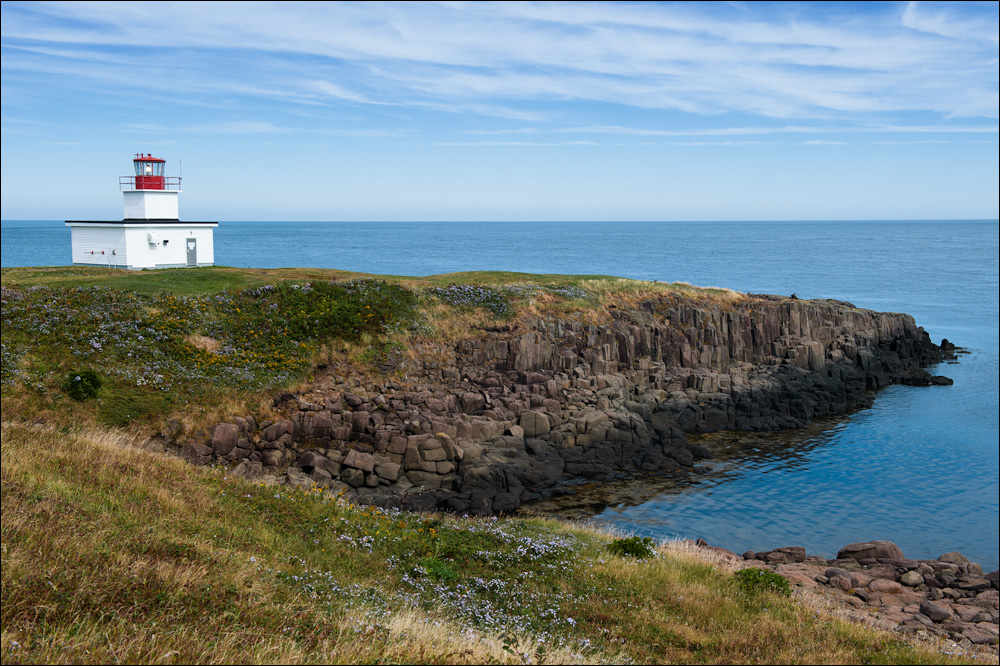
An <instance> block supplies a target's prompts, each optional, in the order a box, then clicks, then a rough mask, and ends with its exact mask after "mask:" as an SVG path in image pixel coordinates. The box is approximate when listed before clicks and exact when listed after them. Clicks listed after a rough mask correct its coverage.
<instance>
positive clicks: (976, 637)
mask: <svg viewBox="0 0 1000 666" xmlns="http://www.w3.org/2000/svg"><path fill="white" fill-rule="evenodd" d="M962 635H963V636H965V637H966V638H968V639H969V641H970V642H972V643H974V644H976V645H996V644H997V635H996V634H991V633H989V632H986V631H983V630H982V629H980V628H979V627H970V628H968V629H966V630H965V631H963V632H962Z"/></svg>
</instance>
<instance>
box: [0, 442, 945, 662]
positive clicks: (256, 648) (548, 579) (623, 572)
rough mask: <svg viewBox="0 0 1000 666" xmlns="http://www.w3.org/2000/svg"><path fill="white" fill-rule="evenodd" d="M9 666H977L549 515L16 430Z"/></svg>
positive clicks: (4, 642)
mask: <svg viewBox="0 0 1000 666" xmlns="http://www.w3.org/2000/svg"><path fill="white" fill-rule="evenodd" d="M0 442H2V444H0V446H2V466H0V474H2V485H0V489H2V490H0V499H2V502H0V508H2V528H0V529H2V590H3V598H2V606H0V626H2V636H0V656H2V658H3V663H4V664H8V663H10V664H14V663H37V662H49V663H81V662H86V663H95V662H96V663H110V662H127V663H136V662H142V663H146V662H159V661H169V662H176V663H187V662H192V663H201V662H218V661H223V662H239V663H257V662H274V663H298V662H305V663H323V662H334V661H337V662H365V663H369V662H394V663H395V662H407V663H470V662H471V663H479V662H491V663H496V662H506V663H521V662H523V661H526V660H529V659H530V660H531V661H532V662H539V661H546V662H554V663H566V662H587V663H596V662H601V661H613V662H640V663H647V662H651V663H732V662H737V661H739V662H781V663H861V662H864V663H962V662H960V661H956V660H954V659H950V658H946V657H945V655H942V654H940V653H934V652H929V651H924V650H921V649H916V648H913V647H911V646H908V645H906V644H905V643H902V642H900V641H899V640H898V639H896V638H894V637H892V636H889V635H887V634H879V633H875V632H873V631H871V630H868V629H864V628H861V627H858V626H854V625H849V624H846V623H843V622H840V621H837V620H833V619H831V618H828V617H824V616H821V615H818V614H816V613H814V612H813V611H811V610H810V609H808V608H805V607H803V606H801V605H800V604H799V603H798V602H796V601H795V600H792V599H787V598H785V597H782V596H780V595H777V594H772V593H769V592H767V591H766V590H764V591H759V590H758V591H755V592H754V593H753V594H752V595H745V594H743V593H741V592H740V590H739V588H738V586H737V585H736V584H735V582H734V579H733V577H732V576H731V575H729V574H728V573H726V572H725V571H722V570H718V569H716V568H714V567H713V566H711V565H710V564H707V563H705V562H702V561H699V560H697V559H693V558H692V557H689V556H686V555H684V554H683V553H681V554H671V553H669V552H668V553H666V554H663V553H660V554H657V555H656V556H655V557H653V558H650V559H646V560H636V559H634V558H631V557H618V556H615V555H611V554H609V553H608V550H607V546H608V544H609V543H611V542H612V537H611V536H609V535H606V534H603V533H600V532H597V531H594V530H592V529H580V528H574V527H572V526H568V525H565V524H561V523H557V522H553V521H548V520H542V519H492V518H461V517H456V516H442V515H414V514H402V513H398V512H394V511H383V510H380V509H375V508H370V507H369V508H361V507H355V506H351V505H348V504H345V503H343V502H342V501H338V500H337V499H336V498H331V497H329V496H326V495H324V494H322V493H320V492H318V491H309V490H305V491H302V490H291V489H289V488H287V487H283V486H260V485H255V484H252V483H249V482H247V481H244V480H241V479H235V478H228V477H227V476H226V475H225V472H224V471H223V470H215V469H211V468H193V467H190V466H188V465H187V464H185V463H183V462H182V461H180V460H178V459H176V458H171V457H169V456H164V455H163V454H157V453H152V452H148V451H144V450H141V449H140V448H138V447H135V446H134V445H132V444H131V443H130V442H129V441H128V439H127V438H125V437H122V436H120V435H109V434H101V433H100V432H89V431H68V432H64V433H58V432H56V431H53V430H49V429H44V428H37V427H29V426H24V425H14V424H9V423H5V424H4V425H3V427H2V438H0Z"/></svg>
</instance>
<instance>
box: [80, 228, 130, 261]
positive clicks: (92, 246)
mask: <svg viewBox="0 0 1000 666" xmlns="http://www.w3.org/2000/svg"><path fill="white" fill-rule="evenodd" d="M70 235H71V236H72V248H73V263H74V264H88V265H94V266H119V267H125V266H127V265H128V261H127V256H126V253H125V229H124V225H120V224H119V225H117V226H107V227H98V226H91V225H86V226H73V227H72V229H71V234H70ZM102 253H103V254H102Z"/></svg>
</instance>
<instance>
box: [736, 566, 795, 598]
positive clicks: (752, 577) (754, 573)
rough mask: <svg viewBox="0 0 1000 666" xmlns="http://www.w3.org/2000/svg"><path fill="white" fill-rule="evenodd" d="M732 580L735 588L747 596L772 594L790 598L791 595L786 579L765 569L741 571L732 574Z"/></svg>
mask: <svg viewBox="0 0 1000 666" xmlns="http://www.w3.org/2000/svg"><path fill="white" fill-rule="evenodd" d="M733 579H734V580H735V581H736V586H737V587H738V588H740V590H742V591H743V592H746V593H747V594H757V593H758V592H774V593H775V594H780V595H781V596H783V597H790V596H791V595H792V589H791V587H790V586H789V585H788V579H787V578H785V577H784V576H782V575H780V574H776V573H774V572H773V571H768V570H767V569H758V568H756V567H754V568H750V569H743V570H741V571H737V572H736V573H735V574H733Z"/></svg>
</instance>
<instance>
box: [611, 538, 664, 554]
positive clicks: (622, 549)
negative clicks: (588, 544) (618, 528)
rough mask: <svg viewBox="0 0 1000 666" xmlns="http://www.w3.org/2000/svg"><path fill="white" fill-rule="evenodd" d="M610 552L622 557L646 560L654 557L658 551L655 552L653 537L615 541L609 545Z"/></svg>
mask: <svg viewBox="0 0 1000 666" xmlns="http://www.w3.org/2000/svg"><path fill="white" fill-rule="evenodd" d="M608 550H610V551H611V552H612V553H614V554H615V555H620V556H621V557H635V558H638V559H640V560H644V559H646V558H647V557H652V556H653V555H654V554H655V553H656V551H655V550H653V539H652V538H651V537H638V536H633V537H628V538H627V539H615V540H614V541H612V542H611V543H609V544H608Z"/></svg>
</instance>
